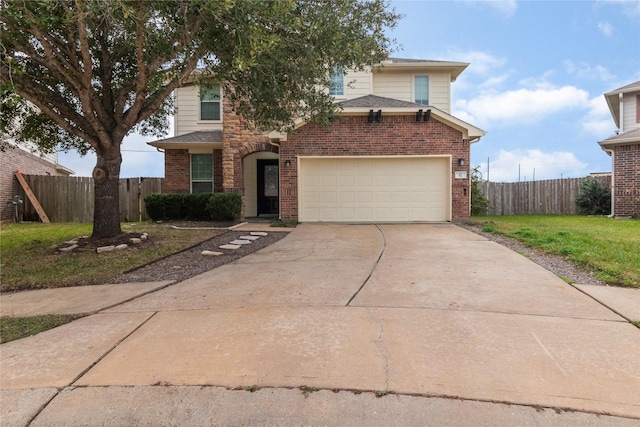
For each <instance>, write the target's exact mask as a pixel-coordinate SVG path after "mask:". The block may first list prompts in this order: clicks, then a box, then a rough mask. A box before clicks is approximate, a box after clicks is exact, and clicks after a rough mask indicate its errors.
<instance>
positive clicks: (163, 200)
mask: <svg viewBox="0 0 640 427" xmlns="http://www.w3.org/2000/svg"><path fill="white" fill-rule="evenodd" d="M211 196H212V194H211V193H196V194H165V193H154V194H150V195H148V196H147V197H145V198H144V205H145V207H146V209H147V214H148V215H149V217H150V218H151V219H152V220H154V221H158V220H172V219H189V220H193V221H206V220H209V219H210V216H209V212H208V211H207V203H208V202H209V198H210V197H211Z"/></svg>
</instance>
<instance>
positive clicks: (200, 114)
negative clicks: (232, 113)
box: [197, 83, 224, 124]
mask: <svg viewBox="0 0 640 427" xmlns="http://www.w3.org/2000/svg"><path fill="white" fill-rule="evenodd" d="M216 84H217V83H216ZM217 85H218V87H219V88H220V100H219V101H218V102H219V103H220V118H219V119H218V120H202V99H200V94H201V88H200V87H198V121H197V123H198V124H203V123H204V124H207V123H222V118H223V117H224V111H223V107H222V98H223V97H224V94H223V92H222V86H221V85H220V84H217Z"/></svg>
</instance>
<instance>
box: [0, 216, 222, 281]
mask: <svg viewBox="0 0 640 427" xmlns="http://www.w3.org/2000/svg"><path fill="white" fill-rule="evenodd" d="M91 227H92V225H91V224H81V223H64V224H60V223H58V224H42V223H20V224H7V225H3V226H2V229H0V264H2V267H1V268H0V291H2V292H9V291H19V290H25V289H42V288H58V287H64V286H76V285H96V284H105V283H109V280H111V279H112V278H114V277H116V276H117V275H119V274H121V273H123V272H125V271H127V270H130V269H132V268H134V267H137V266H140V265H144V264H146V263H149V262H151V261H154V260H156V259H158V258H161V257H163V256H166V255H170V254H172V253H175V252H178V251H180V250H182V249H186V248H188V247H190V246H193V245H195V244H197V243H200V242H202V241H205V240H207V239H210V238H211V237H214V236H215V235H217V234H220V233H221V231H220V230H176V229H173V228H170V227H167V226H166V225H160V224H154V223H151V222H142V223H131V224H123V225H122V229H123V231H127V230H128V231H135V232H140V233H142V232H147V233H149V242H148V243H145V244H144V245H143V246H142V247H140V248H138V247H130V248H128V249H125V250H122V251H113V252H105V253H101V254H96V253H95V252H94V251H93V250H89V249H85V250H81V251H74V252H69V253H63V252H59V251H57V250H55V249H54V248H53V246H55V245H57V244H60V243H63V242H65V241H68V240H71V239H73V238H76V237H80V236H89V235H91Z"/></svg>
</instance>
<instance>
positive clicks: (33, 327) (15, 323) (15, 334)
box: [0, 314, 82, 343]
mask: <svg viewBox="0 0 640 427" xmlns="http://www.w3.org/2000/svg"><path fill="white" fill-rule="evenodd" d="M80 317H82V316H72V315H54V314H52V315H46V316H34V317H9V316H2V317H0V343H5V342H9V341H13V340H17V339H20V338H26V337H30V336H31V335H35V334H39V333H40V332H44V331H46V330H48V329H52V328H57V327H58V326H62V325H64V324H65V323H69V322H71V321H72V320H75V319H78V318H80Z"/></svg>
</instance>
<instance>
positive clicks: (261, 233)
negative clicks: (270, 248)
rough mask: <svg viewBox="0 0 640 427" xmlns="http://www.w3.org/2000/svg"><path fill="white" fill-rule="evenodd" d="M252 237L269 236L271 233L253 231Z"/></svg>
mask: <svg viewBox="0 0 640 427" xmlns="http://www.w3.org/2000/svg"><path fill="white" fill-rule="evenodd" d="M249 234H251V235H252V236H268V235H269V233H266V232H264V231H252V232H251V233H249Z"/></svg>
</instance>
